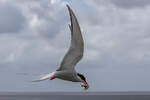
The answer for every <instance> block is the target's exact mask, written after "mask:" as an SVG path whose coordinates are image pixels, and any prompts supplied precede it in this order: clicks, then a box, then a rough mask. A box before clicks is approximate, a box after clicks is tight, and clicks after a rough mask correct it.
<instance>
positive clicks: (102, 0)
mask: <svg viewBox="0 0 150 100" xmlns="http://www.w3.org/2000/svg"><path fill="white" fill-rule="evenodd" d="M89 1H90V2H92V3H95V4H96V5H105V6H107V5H110V4H113V5H115V6H117V7H119V8H125V9H130V8H143V7H146V6H149V5H150V1H149V0H94V1H92V0H89Z"/></svg>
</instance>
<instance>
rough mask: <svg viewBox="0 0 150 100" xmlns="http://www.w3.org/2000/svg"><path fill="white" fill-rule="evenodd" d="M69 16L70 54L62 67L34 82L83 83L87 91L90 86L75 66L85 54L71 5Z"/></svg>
mask: <svg viewBox="0 0 150 100" xmlns="http://www.w3.org/2000/svg"><path fill="white" fill-rule="evenodd" d="M66 6H67V8H68V10H69V14H70V21H71V24H69V28H70V31H71V44H70V48H69V50H68V52H67V53H66V55H65V56H64V58H63V60H62V62H61V64H60V67H59V68H58V69H57V70H56V71H55V72H52V73H49V74H45V75H40V76H39V79H37V80H34V82H38V81H42V80H47V79H50V80H53V79H55V78H58V79H62V80H66V81H72V82H81V83H83V84H82V85H81V87H84V89H85V90H87V89H88V88H89V85H88V83H87V81H86V78H85V77H84V75H83V74H81V73H78V72H76V70H75V66H76V64H77V63H78V62H79V61H80V60H81V59H82V57H83V52H84V41H83V37H82V34H81V30H80V26H79V23H78V21H77V18H76V16H75V14H74V12H73V11H72V9H71V8H70V7H69V5H66Z"/></svg>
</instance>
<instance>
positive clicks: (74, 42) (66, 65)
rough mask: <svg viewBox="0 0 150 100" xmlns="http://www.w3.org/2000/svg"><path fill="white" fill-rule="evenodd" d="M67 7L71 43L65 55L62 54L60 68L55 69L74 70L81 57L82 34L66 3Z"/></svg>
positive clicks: (82, 48) (82, 47) (82, 46)
mask: <svg viewBox="0 0 150 100" xmlns="http://www.w3.org/2000/svg"><path fill="white" fill-rule="evenodd" d="M67 8H68V10H69V14H70V21H71V25H69V27H70V30H71V45H70V48H69V50H68V52H67V53H66V55H65V56H64V58H63V60H62V62H61V65H60V68H58V69H57V71H60V70H74V67H75V65H76V64H77V63H78V62H79V61H80V60H81V58H82V57H83V51H84V43H83V38H82V34H81V30H80V26H79V24H78V21H77V18H76V16H75V14H74V13H73V11H72V9H71V8H70V7H69V6H68V5H67Z"/></svg>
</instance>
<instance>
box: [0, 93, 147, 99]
mask: <svg viewBox="0 0 150 100" xmlns="http://www.w3.org/2000/svg"><path fill="white" fill-rule="evenodd" d="M0 100H150V92H0Z"/></svg>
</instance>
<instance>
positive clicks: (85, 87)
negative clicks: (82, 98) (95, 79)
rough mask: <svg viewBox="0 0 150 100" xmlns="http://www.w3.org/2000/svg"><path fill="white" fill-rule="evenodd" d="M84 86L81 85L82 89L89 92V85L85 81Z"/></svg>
mask: <svg viewBox="0 0 150 100" xmlns="http://www.w3.org/2000/svg"><path fill="white" fill-rule="evenodd" d="M82 83H83V84H82V85H81V87H84V89H85V90H87V89H88V88H89V85H88V83H87V82H85V81H83V82H82Z"/></svg>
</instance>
